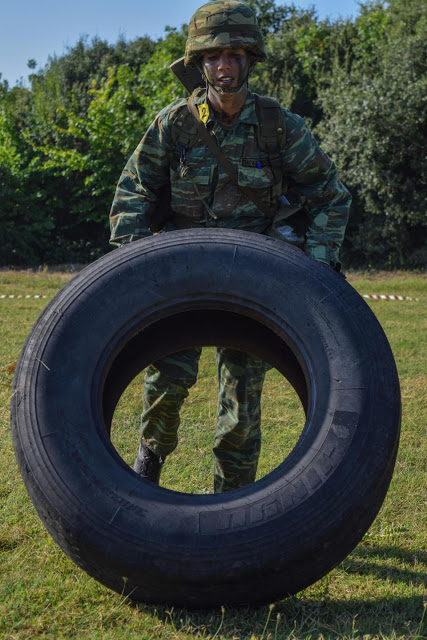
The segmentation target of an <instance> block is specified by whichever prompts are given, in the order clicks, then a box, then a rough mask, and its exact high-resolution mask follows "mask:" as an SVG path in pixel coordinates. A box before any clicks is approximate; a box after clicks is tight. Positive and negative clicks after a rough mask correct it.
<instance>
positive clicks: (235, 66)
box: [202, 49, 254, 93]
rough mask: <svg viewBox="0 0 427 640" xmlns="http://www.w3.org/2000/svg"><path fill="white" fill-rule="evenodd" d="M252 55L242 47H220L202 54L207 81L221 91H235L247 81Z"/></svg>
mask: <svg viewBox="0 0 427 640" xmlns="http://www.w3.org/2000/svg"><path fill="white" fill-rule="evenodd" d="M253 60H254V57H253V55H251V54H250V53H248V52H247V51H245V50H244V49H221V50H218V51H208V52H206V53H205V54H204V55H203V58H202V66H203V71H204V73H205V75H206V77H207V79H208V82H209V83H210V84H211V85H213V86H214V87H215V89H216V90H217V91H220V92H221V93H235V92H236V91H238V90H239V89H240V88H241V87H242V85H243V84H244V83H245V82H246V81H247V79H248V76H249V71H250V68H251V65H252V64H253Z"/></svg>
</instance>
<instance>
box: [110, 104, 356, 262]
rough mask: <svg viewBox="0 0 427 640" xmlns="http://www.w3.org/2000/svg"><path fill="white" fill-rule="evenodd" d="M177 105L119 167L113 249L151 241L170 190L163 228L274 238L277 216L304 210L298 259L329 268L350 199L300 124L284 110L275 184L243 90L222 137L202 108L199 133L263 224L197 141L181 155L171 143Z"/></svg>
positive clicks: (217, 125) (180, 106) (113, 212)
mask: <svg viewBox="0 0 427 640" xmlns="http://www.w3.org/2000/svg"><path fill="white" fill-rule="evenodd" d="M195 102H196V104H202V103H205V102H206V94H205V93H203V92H201V93H200V94H199V95H198V97H196V99H195ZM185 105H186V100H185V99H181V100H177V101H175V102H173V103H172V104H170V105H169V106H167V107H166V108H165V109H163V110H162V111H161V112H160V113H159V114H158V116H157V117H156V119H155V120H154V122H153V123H152V125H151V126H150V127H149V129H148V130H147V133H146V134H145V136H144V138H143V139H142V141H141V142H140V144H139V145H138V147H137V148H136V150H135V152H134V153H133V155H132V156H131V158H130V159H129V161H128V163H127V164H126V166H125V168H124V171H123V173H122V175H121V177H120V180H119V183H118V186H117V190H116V194H115V197H114V201H113V205H112V208H111V213H110V222H111V238H110V242H111V243H112V244H115V245H120V244H124V243H127V242H130V241H132V240H136V239H138V238H142V237H144V236H148V235H151V233H152V232H151V231H150V221H151V220H152V216H153V214H154V212H155V210H156V207H157V204H158V201H159V194H160V193H161V192H162V189H163V188H164V187H167V186H168V185H169V184H170V189H171V209H172V215H171V219H170V224H169V225H168V228H190V227H225V228H233V229H241V230H246V231H254V232H256V233H266V234H267V235H272V236H274V237H278V238H281V237H282V236H281V234H280V233H279V232H278V231H277V228H278V227H280V225H281V224H283V222H284V220H283V219H284V217H287V216H288V214H289V213H290V212H292V211H302V210H305V211H308V216H307V215H306V217H308V220H309V223H308V224H307V227H306V228H305V230H304V231H305V246H304V248H305V251H306V253H308V255H310V256H311V257H313V258H314V259H315V260H318V261H320V262H324V263H326V264H332V265H335V264H336V263H337V262H338V251H339V248H340V246H341V243H342V241H343V238H344V232H345V227H346V224H347V220H348V215H349V207H350V203H351V196H350V194H349V192H348V191H347V189H346V188H345V187H344V185H343V184H342V183H341V182H340V181H339V180H338V176H337V170H336V167H335V165H334V163H333V162H332V160H331V159H330V158H328V156H326V155H325V154H324V153H323V152H322V151H321V149H320V148H319V146H318V145H317V143H316V141H315V139H314V138H313V136H312V134H311V133H310V131H309V129H308V128H307V126H306V125H305V123H304V120H303V119H302V118H300V117H299V116H297V115H295V114H292V113H291V112H290V111H288V110H287V109H284V113H285V119H286V138H285V143H284V145H283V149H282V150H281V151H280V161H281V167H282V172H281V173H282V176H281V179H279V181H277V173H276V177H275V173H274V172H273V171H272V169H271V168H270V166H269V164H268V157H269V156H268V153H267V152H263V151H262V150H261V149H260V148H259V145H258V144H257V137H256V135H255V127H257V126H258V119H257V115H256V111H255V100H254V96H253V94H252V93H251V92H250V91H248V95H247V98H246V102H245V104H244V107H243V110H242V112H241V114H240V117H239V119H238V120H237V121H236V123H235V124H234V125H233V126H232V128H231V129H229V130H226V129H225V128H224V127H223V126H222V125H221V124H220V123H219V121H218V120H217V119H216V117H215V115H214V112H213V110H212V109H210V114H209V117H208V120H207V123H206V126H207V127H208V129H209V130H210V131H211V132H212V133H213V135H214V136H215V137H216V140H217V143H218V144H219V146H220V147H221V151H222V152H223V153H224V155H226V156H227V157H228V158H229V159H230V160H231V161H232V162H233V163H234V165H235V166H236V168H237V170H238V182H239V184H240V185H243V186H246V187H251V188H253V189H256V191H257V193H258V194H259V196H261V198H262V200H263V201H264V202H266V203H267V204H269V205H270V206H271V208H272V211H273V212H274V211H276V213H275V215H274V217H273V218H268V217H266V216H265V215H264V214H263V213H262V212H260V211H259V210H258V209H257V207H256V205H255V204H254V203H253V202H252V201H251V200H249V199H248V197H247V196H245V195H244V194H243V193H242V192H241V191H240V190H239V188H238V187H237V185H235V184H233V183H232V182H231V181H230V178H229V176H228V175H227V173H226V172H225V170H224V169H223V168H222V166H221V165H218V162H217V160H216V159H215V158H214V156H213V155H212V153H211V152H210V151H209V149H208V148H207V147H206V145H205V143H204V142H202V141H201V140H198V142H197V143H196V144H195V145H194V146H193V147H191V148H190V149H187V150H186V149H182V146H181V145H180V142H179V139H178V140H177V141H175V142H173V136H172V129H173V126H176V121H177V118H178V115H179V112H180V110H182V109H183V108H184V107H185ZM174 123H175V124H174ZM283 194H286V198H287V200H288V202H289V205H286V206H285V207H283V206H281V208H279V207H278V198H279V197H280V196H281V195H283ZM287 206H289V207H290V209H289V211H286V207H287ZM295 216H298V213H296V214H295V215H294V216H293V218H294V219H295Z"/></svg>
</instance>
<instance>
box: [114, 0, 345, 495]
mask: <svg viewBox="0 0 427 640" xmlns="http://www.w3.org/2000/svg"><path fill="white" fill-rule="evenodd" d="M265 58H266V51H265V46H264V42H263V38H262V34H261V32H260V29H259V27H258V24H257V20H256V17H255V15H254V13H253V11H252V10H251V9H250V8H249V7H248V6H247V5H246V4H244V3H243V2H240V1H239V0H214V1H213V2H209V3H207V4H205V5H203V6H202V7H201V8H200V9H198V10H197V11H196V12H195V13H194V15H193V17H192V18H191V21H190V24H189V32H188V39H187V42H186V49H185V58H184V62H185V65H187V66H194V67H198V68H199V69H200V71H201V72H202V74H203V77H204V80H205V83H206V87H205V88H203V89H200V90H198V91H195V92H194V93H193V95H192V97H191V98H190V101H189V103H190V104H191V103H192V113H190V111H189V108H190V106H189V108H188V109H187V100H186V99H180V100H177V101H175V102H173V103H172V104H170V105H169V106H167V107H166V108H164V109H163V110H162V111H161V112H160V113H159V114H158V116H157V117H156V119H155V120H154V122H153V123H152V125H151V126H150V127H149V129H148V131H147V132H146V134H145V136H144V137H143V139H142V141H141V142H140V144H139V145H138V147H137V149H136V150H135V152H134V154H133V155H132V157H131V158H130V160H129V161H128V163H127V165H126V167H125V169H124V171H123V173H122V175H121V177H120V180H119V183H118V186H117V191H116V194H115V198H114V201H113V205H112V209H111V214H110V220H111V231H112V233H111V242H112V243H113V244H116V245H122V244H126V243H129V242H131V241H133V240H137V239H139V238H144V237H147V236H150V235H152V233H153V230H158V229H159V227H163V230H166V231H168V230H171V229H188V228H200V227H202V228H210V227H217V228H233V229H242V230H246V231H253V232H255V233H263V234H267V235H270V236H273V237H276V238H280V239H282V240H285V241H290V242H293V243H296V244H299V245H300V246H301V247H302V249H303V250H304V251H305V252H306V253H307V254H308V255H309V256H311V257H312V258H313V259H314V260H318V261H319V262H323V263H325V264H327V265H329V266H330V267H332V268H334V269H339V260H338V251H339V248H340V245H341V243H342V240H343V237H344V232H345V227H346V224H347V219H348V213H349V207H350V202H351V197H350V194H349V193H348V191H347V190H346V188H345V187H344V186H343V185H342V184H341V182H340V181H339V180H338V177H337V171H336V168H335V165H334V163H333V162H332V161H331V160H330V159H329V158H328V157H327V156H326V155H325V154H324V153H323V152H322V151H321V149H320V148H319V146H318V145H317V143H316V141H315V140H314V138H313V136H312V135H311V133H310V131H309V130H308V128H307V127H306V125H305V123H304V121H303V119H302V118H300V117H299V116H297V115H295V114H292V113H291V112H289V111H288V110H287V109H285V108H283V109H282V108H281V107H280V106H279V105H278V103H275V101H272V100H271V99H265V98H260V97H259V96H255V94H253V93H252V92H251V91H250V90H249V89H248V79H249V76H250V73H251V71H252V69H253V67H254V65H255V64H256V63H257V62H258V61H262V60H264V59H265ZM193 114H194V115H193ZM196 117H197V120H199V122H196ZM200 122H202V123H203V127H202V128H204V129H205V130H206V132H207V133H208V134H209V135H210V136H211V138H212V139H213V140H214V141H215V145H216V147H215V148H216V149H219V155H218V153H213V152H211V150H210V147H209V145H208V143H207V142H206V139H205V138H206V134H205V133H204V134H203V136H202V135H201V134H200V126H201V125H200ZM272 125H273V129H272ZM272 132H273V135H272ZM224 156H225V159H224ZM226 159H228V161H229V163H231V165H232V167H231V169H230V167H228V168H227V167H226ZM233 172H234V174H233ZM168 192H169V193H170V207H169V215H168V218H167V219H162V220H161V221H159V216H160V214H161V213H162V211H164V194H165V193H168ZM160 203H161V204H160ZM200 352H201V349H199V348H193V349H188V350H186V351H183V352H180V353H178V354H174V355H171V356H169V357H166V358H164V359H162V360H160V361H157V362H155V363H153V364H151V365H150V366H149V367H148V368H147V369H146V372H145V385H144V405H143V413H142V418H141V422H142V437H141V443H140V447H139V451H138V457H137V459H136V461H135V465H134V470H135V471H136V472H137V473H139V474H140V475H141V476H142V477H144V478H147V479H148V480H151V481H152V482H155V483H157V484H158V483H159V478H160V471H161V467H162V464H163V463H164V460H165V458H166V456H168V455H169V454H170V453H171V452H172V451H173V450H174V449H175V447H176V445H177V431H178V427H179V413H180V408H181V406H182V404H183V402H184V400H185V398H186V397H187V396H188V390H189V389H190V387H191V386H192V385H193V384H194V383H195V381H196V378H197V370H198V361H199V357H200ZM216 356H217V364H218V386H219V401H218V415H217V425H216V432H215V440H214V448H213V452H214V491H215V492H221V491H228V490H230V489H236V488H238V487H241V486H244V485H245V484H247V483H249V482H252V481H253V480H254V479H255V474H256V469H257V463H258V457H259V451H260V443H261V434H260V424H261V409H260V398H261V391H262V386H263V382H264V376H265V371H266V365H265V363H263V362H262V361H261V360H259V359H258V358H255V357H253V356H251V355H249V354H246V353H243V352H240V351H236V350H232V349H224V348H217V349H216Z"/></svg>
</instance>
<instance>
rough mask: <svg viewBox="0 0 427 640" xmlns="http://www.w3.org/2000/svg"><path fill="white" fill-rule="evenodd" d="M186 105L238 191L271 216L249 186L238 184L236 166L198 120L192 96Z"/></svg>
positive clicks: (209, 147) (267, 208)
mask: <svg viewBox="0 0 427 640" xmlns="http://www.w3.org/2000/svg"><path fill="white" fill-rule="evenodd" d="M187 106H188V110H189V112H190V113H191V115H192V116H193V118H194V121H195V123H196V128H197V131H198V133H199V135H200V137H201V138H202V140H203V141H204V142H205V143H206V146H207V147H208V149H209V150H210V151H211V152H212V154H213V155H214V156H215V158H216V159H217V160H218V162H219V163H220V165H221V166H222V167H223V168H224V169H225V171H226V173H227V175H228V177H229V178H230V180H231V181H232V182H233V184H235V185H236V186H237V187H238V188H239V189H240V191H242V193H244V194H245V196H246V197H247V198H249V200H252V202H253V203H254V204H255V205H256V206H257V207H258V209H259V210H260V211H262V213H263V214H264V215H265V216H267V217H268V218H271V217H272V216H273V215H274V211H272V209H271V207H269V206H268V205H267V204H266V203H265V202H264V201H263V200H261V199H260V198H258V196H257V195H256V194H255V193H254V190H253V189H250V188H249V187H243V186H242V185H240V184H239V180H238V173H237V170H236V167H235V166H234V164H233V163H232V162H230V160H229V159H228V158H227V157H226V156H225V155H224V154H223V153H222V151H221V149H220V148H219V147H218V145H217V143H216V141H215V140H214V138H213V137H212V136H211V134H210V133H209V131H208V130H207V128H206V127H205V125H204V124H203V122H201V121H200V119H199V114H198V111H197V108H196V105H195V104H194V98H193V96H190V98H189V100H188V103H187Z"/></svg>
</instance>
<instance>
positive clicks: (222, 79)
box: [217, 76, 234, 85]
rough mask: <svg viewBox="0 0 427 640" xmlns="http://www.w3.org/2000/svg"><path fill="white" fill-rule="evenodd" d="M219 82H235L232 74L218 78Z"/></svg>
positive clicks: (227, 83)
mask: <svg viewBox="0 0 427 640" xmlns="http://www.w3.org/2000/svg"><path fill="white" fill-rule="evenodd" d="M217 82H218V84H223V85H229V84H232V82H234V78H232V77H231V76H221V77H220V78H218V80H217Z"/></svg>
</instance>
